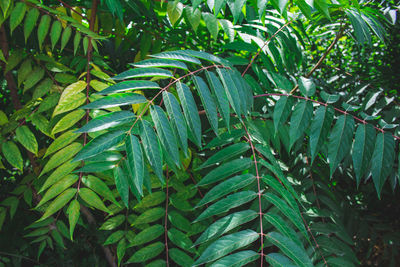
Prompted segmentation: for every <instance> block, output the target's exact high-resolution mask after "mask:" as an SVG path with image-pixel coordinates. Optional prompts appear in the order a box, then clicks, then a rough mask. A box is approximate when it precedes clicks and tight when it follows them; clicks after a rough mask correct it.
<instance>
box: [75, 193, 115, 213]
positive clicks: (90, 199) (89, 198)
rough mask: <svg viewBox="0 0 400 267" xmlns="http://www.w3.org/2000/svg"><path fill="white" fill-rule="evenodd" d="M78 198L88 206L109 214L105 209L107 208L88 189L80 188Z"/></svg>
mask: <svg viewBox="0 0 400 267" xmlns="http://www.w3.org/2000/svg"><path fill="white" fill-rule="evenodd" d="M79 196H80V197H81V198H82V199H83V200H84V201H85V202H86V203H88V204H89V205H90V206H92V207H94V208H96V209H99V210H102V211H105V212H107V213H111V211H110V210H109V209H107V207H106V206H105V205H104V203H103V201H102V200H101V199H100V197H99V196H98V195H97V194H96V193H95V192H93V191H92V190H90V189H89V188H80V189H79Z"/></svg>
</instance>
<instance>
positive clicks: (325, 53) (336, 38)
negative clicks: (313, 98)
mask: <svg viewBox="0 0 400 267" xmlns="http://www.w3.org/2000/svg"><path fill="white" fill-rule="evenodd" d="M343 31H344V26H341V27H340V30H339V32H338V33H337V34H336V37H335V39H334V40H333V42H332V43H331V44H330V45H329V47H328V49H326V51H325V52H324V54H323V55H322V56H321V58H320V59H319V60H318V62H317V64H315V65H314V67H313V68H312V69H311V70H310V71H309V72H308V73H307V74H306V75H305V77H306V78H309V77H311V75H312V74H313V73H314V72H315V71H316V70H317V69H318V68H319V67H320V66H321V64H322V62H323V61H324V60H325V58H326V57H327V56H328V54H329V52H331V50H332V48H333V47H334V46H335V44H336V43H337V42H338V41H339V39H340V38H341V37H342V36H343ZM297 88H299V85H298V84H297V85H296V86H295V87H293V89H292V90H291V91H290V94H293V93H294V92H295V91H296V90H297Z"/></svg>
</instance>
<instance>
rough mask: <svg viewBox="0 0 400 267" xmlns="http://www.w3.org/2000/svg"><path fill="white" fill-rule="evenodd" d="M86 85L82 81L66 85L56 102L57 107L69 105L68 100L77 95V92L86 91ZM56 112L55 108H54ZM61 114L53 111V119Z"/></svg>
mask: <svg viewBox="0 0 400 267" xmlns="http://www.w3.org/2000/svg"><path fill="white" fill-rule="evenodd" d="M86 87H87V83H86V82H84V81H77V82H75V83H73V84H70V85H68V86H67V87H66V88H65V89H64V90H63V92H62V94H61V96H60V99H59V100H58V105H63V104H64V103H68V104H71V103H70V102H71V101H70V100H69V99H71V98H72V97H73V96H74V95H77V94H78V93H79V92H81V91H83V90H84V89H86ZM56 110H57V108H56ZM60 113H62V112H56V111H54V114H53V117H54V116H55V115H57V114H60Z"/></svg>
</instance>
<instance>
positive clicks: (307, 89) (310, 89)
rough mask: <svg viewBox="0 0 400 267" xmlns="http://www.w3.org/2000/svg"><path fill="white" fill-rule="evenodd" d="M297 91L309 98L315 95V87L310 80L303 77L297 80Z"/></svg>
mask: <svg viewBox="0 0 400 267" xmlns="http://www.w3.org/2000/svg"><path fill="white" fill-rule="evenodd" d="M299 89H300V92H301V93H302V94H303V95H304V96H306V97H310V96H313V95H314V94H315V89H316V86H315V84H314V82H313V81H312V80H311V79H308V78H305V77H300V79H299Z"/></svg>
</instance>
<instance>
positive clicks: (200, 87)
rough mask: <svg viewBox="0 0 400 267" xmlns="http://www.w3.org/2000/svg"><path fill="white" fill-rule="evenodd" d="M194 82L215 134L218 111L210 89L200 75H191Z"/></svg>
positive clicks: (216, 132)
mask: <svg viewBox="0 0 400 267" xmlns="http://www.w3.org/2000/svg"><path fill="white" fill-rule="evenodd" d="M193 81H194V84H195V85H196V88H197V91H198V92H199V95H200V99H201V102H202V103H203V107H204V109H205V111H206V115H207V118H208V121H209V122H210V125H211V128H212V129H213V130H214V132H215V134H216V135H218V113H217V106H216V105H215V102H214V99H213V97H212V96H211V93H210V90H209V89H208V87H207V84H206V83H205V82H204V80H203V79H202V78H201V77H198V76H193Z"/></svg>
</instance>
